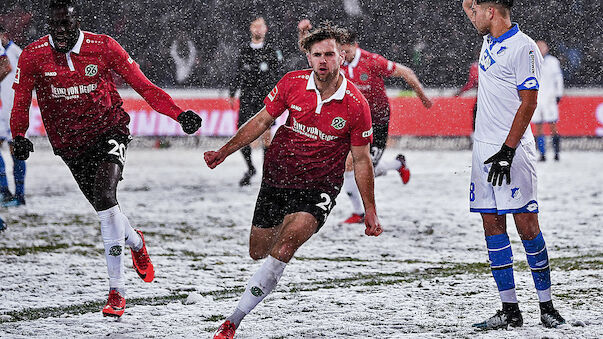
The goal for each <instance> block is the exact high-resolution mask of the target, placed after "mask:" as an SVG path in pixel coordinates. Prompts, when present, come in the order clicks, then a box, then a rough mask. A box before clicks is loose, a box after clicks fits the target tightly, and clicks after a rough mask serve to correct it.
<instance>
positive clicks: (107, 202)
mask: <svg viewBox="0 0 603 339" xmlns="http://www.w3.org/2000/svg"><path fill="white" fill-rule="evenodd" d="M115 205H117V196H116V195H115V192H113V191H108V190H95V191H94V208H95V209H96V210H97V211H104V210H106V209H109V208H111V207H113V206H115Z"/></svg>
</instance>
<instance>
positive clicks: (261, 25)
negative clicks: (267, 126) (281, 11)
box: [229, 17, 283, 186]
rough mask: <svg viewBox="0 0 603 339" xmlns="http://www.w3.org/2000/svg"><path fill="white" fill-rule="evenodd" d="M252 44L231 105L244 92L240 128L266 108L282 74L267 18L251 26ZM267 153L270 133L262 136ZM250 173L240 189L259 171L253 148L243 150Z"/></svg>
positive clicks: (243, 55) (242, 58)
mask: <svg viewBox="0 0 603 339" xmlns="http://www.w3.org/2000/svg"><path fill="white" fill-rule="evenodd" d="M249 32H250V33H251V41H250V42H248V43H245V44H244V45H243V47H241V49H240V51H239V57H238V60H237V72H236V75H235V78H234V80H233V81H232V83H231V85H230V90H229V92H230V93H229V96H230V105H231V107H232V106H233V105H234V96H235V94H236V92H237V89H240V90H241V94H240V96H239V122H238V127H239V128H240V127H241V126H243V124H245V123H246V122H247V120H249V119H251V117H253V116H254V115H255V114H256V113H258V112H259V111H260V110H261V109H262V107H263V106H264V104H263V102H262V100H263V99H264V96H265V95H266V93H268V92H270V90H272V87H273V86H274V85H275V84H276V82H277V81H278V79H279V76H280V73H281V62H282V60H283V57H282V53H281V52H280V51H278V50H275V49H274V48H272V47H271V46H270V45H269V44H267V43H266V33H267V32H268V26H267V25H266V21H265V20H264V18H263V17H255V18H254V19H253V20H252V21H251V24H250V25H249ZM262 142H263V146H264V151H265V150H266V148H267V147H268V146H269V145H270V130H267V131H266V132H265V133H264V134H262ZM241 153H243V158H245V163H246V164H247V172H245V174H244V175H243V178H242V179H241V180H240V181H239V185H240V186H246V185H249V183H250V179H251V177H252V176H254V175H255V173H256V169H255V167H254V166H253V162H252V161H251V146H249V145H247V146H245V147H243V148H242V149H241Z"/></svg>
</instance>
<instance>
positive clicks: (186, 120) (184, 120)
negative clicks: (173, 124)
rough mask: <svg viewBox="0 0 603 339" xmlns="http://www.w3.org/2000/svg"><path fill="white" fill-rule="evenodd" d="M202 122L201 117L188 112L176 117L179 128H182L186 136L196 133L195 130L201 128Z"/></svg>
mask: <svg viewBox="0 0 603 339" xmlns="http://www.w3.org/2000/svg"><path fill="white" fill-rule="evenodd" d="M202 121H203V119H201V117H200V116H198V115H197V113H195V112H193V111H190V110H189V111H186V112H182V113H180V115H179V116H178V122H179V123H180V126H182V130H183V131H184V133H186V134H193V133H195V132H197V130H198V129H199V128H200V127H201V122H202Z"/></svg>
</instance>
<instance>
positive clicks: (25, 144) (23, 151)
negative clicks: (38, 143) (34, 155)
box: [12, 136, 34, 160]
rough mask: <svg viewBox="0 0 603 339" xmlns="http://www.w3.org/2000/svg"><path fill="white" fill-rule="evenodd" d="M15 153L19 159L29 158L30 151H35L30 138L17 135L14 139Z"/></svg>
mask: <svg viewBox="0 0 603 339" xmlns="http://www.w3.org/2000/svg"><path fill="white" fill-rule="evenodd" d="M12 144H13V155H14V156H15V158H17V160H27V158H29V152H33V151H34V149H33V144H32V143H31V141H29V139H27V138H24V137H22V136H17V137H15V139H13V142H12Z"/></svg>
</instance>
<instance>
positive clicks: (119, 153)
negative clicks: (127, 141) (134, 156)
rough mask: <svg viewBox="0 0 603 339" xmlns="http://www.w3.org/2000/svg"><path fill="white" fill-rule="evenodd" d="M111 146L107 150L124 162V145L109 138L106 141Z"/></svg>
mask: <svg viewBox="0 0 603 339" xmlns="http://www.w3.org/2000/svg"><path fill="white" fill-rule="evenodd" d="M108 143H109V144H110V145H113V148H112V149H111V150H110V151H109V152H108V153H109V154H111V155H115V156H116V157H117V159H119V161H121V163H122V165H123V164H125V163H126V145H124V144H120V143H119V142H117V141H115V140H113V139H111V140H109V141H108Z"/></svg>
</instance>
